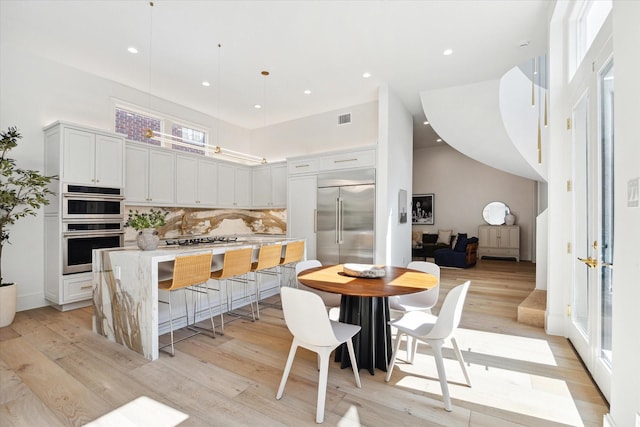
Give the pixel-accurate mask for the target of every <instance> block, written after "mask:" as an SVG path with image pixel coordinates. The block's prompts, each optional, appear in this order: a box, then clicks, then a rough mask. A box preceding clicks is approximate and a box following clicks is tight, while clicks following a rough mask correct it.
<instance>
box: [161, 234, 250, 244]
mask: <svg viewBox="0 0 640 427" xmlns="http://www.w3.org/2000/svg"><path fill="white" fill-rule="evenodd" d="M236 240H238V238H237V237H223V236H206V237H179V238H175V239H167V240H165V241H164V243H165V245H167V246H197V245H207V244H212V243H232V242H235V241H236Z"/></svg>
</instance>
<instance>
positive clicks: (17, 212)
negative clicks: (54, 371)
mask: <svg viewBox="0 0 640 427" xmlns="http://www.w3.org/2000/svg"><path fill="white" fill-rule="evenodd" d="M21 138H22V135H21V134H20V132H18V129H17V128H16V127H9V128H8V130H7V131H6V132H4V131H3V132H0V155H1V157H0V327H4V326H8V325H10V324H11V322H13V318H14V316H15V314H16V304H17V292H16V285H15V283H8V282H5V281H4V277H3V275H2V251H3V249H4V245H5V243H9V229H8V227H9V226H10V225H12V224H14V223H15V222H16V221H17V220H19V219H20V218H24V217H26V216H36V215H37V214H38V209H40V208H41V207H42V206H44V205H48V204H49V199H48V196H49V195H52V194H54V193H53V191H51V190H50V189H49V187H48V185H49V183H50V182H51V181H52V180H54V179H57V177H56V176H44V175H41V174H40V173H39V172H38V171H35V170H30V169H21V168H19V167H17V166H16V163H15V160H13V159H11V158H9V157H8V155H9V151H11V150H12V149H13V148H15V147H16V146H17V145H18V140H19V139H21Z"/></svg>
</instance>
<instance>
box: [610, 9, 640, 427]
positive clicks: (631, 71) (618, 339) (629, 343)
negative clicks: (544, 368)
mask: <svg viewBox="0 0 640 427" xmlns="http://www.w3.org/2000/svg"><path fill="white" fill-rule="evenodd" d="M639 22H640V2H624V1H617V2H613V23H614V30H613V51H614V59H613V60H614V67H615V71H614V72H615V83H614V85H615V95H616V96H615V112H616V118H615V138H616V141H615V157H614V163H615V195H616V198H615V208H614V209H615V218H614V219H615V231H614V241H615V250H614V256H613V263H614V265H615V270H614V273H613V289H614V292H613V374H612V380H611V418H612V420H613V421H614V423H615V425H616V426H619V427H623V426H632V425H636V426H637V425H638V424H637V423H638V421H637V419H636V416H637V417H640V370H638V360H640V355H639V353H638V352H639V350H640V328H638V325H640V310H638V303H639V302H640V280H639V279H638V278H639V277H640V253H639V252H640V251H639V250H638V242H639V241H640V207H629V206H627V200H626V195H627V183H628V182H629V180H631V179H638V178H640V137H639V136H638V118H639V117H640V102H639V100H640V80H639V79H638V76H640V55H639V54H638V41H640V25H638V23H639ZM636 414H638V415H636Z"/></svg>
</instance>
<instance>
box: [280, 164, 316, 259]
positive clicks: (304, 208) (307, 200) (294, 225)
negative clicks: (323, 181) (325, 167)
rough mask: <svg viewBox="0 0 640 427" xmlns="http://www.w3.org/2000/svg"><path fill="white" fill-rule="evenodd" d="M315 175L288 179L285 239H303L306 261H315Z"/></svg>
mask: <svg viewBox="0 0 640 427" xmlns="http://www.w3.org/2000/svg"><path fill="white" fill-rule="evenodd" d="M317 187H318V179H317V176H316V175H307V176H293V177H289V182H288V185H287V192H288V194H289V197H288V199H289V202H288V203H287V237H289V238H296V239H298V238H299V239H305V240H306V245H307V246H306V247H307V259H316V232H317V228H316V203H317V194H318V188H317Z"/></svg>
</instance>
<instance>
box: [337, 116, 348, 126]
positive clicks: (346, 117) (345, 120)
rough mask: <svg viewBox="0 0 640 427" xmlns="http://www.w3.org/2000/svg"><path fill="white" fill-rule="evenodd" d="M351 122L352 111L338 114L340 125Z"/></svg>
mask: <svg viewBox="0 0 640 427" xmlns="http://www.w3.org/2000/svg"><path fill="white" fill-rule="evenodd" d="M349 123H351V113H346V114H340V115H339V116H338V126H340V125H346V124H349Z"/></svg>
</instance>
